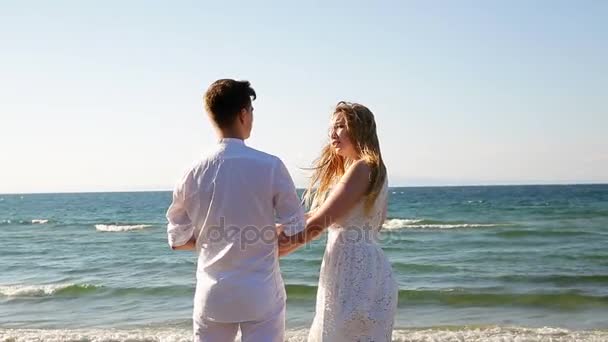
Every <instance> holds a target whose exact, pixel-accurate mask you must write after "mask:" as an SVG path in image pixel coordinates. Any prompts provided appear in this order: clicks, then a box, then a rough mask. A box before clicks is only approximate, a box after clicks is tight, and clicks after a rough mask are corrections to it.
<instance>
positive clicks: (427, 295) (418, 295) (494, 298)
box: [399, 289, 608, 310]
mask: <svg viewBox="0 0 608 342" xmlns="http://www.w3.org/2000/svg"><path fill="white" fill-rule="evenodd" d="M399 303H400V304H403V305H406V304H407V305H412V304H442V305H447V306H456V307H470V306H484V307H493V306H520V307H528V306H530V307H535V308H541V307H542V308H558V309H567V310H572V309H578V308H584V307H603V308H606V307H608V296H591V295H584V294H581V293H578V292H561V293H492V292H490V293H484V292H477V291H473V290H467V289H445V290H399Z"/></svg>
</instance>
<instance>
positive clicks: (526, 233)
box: [496, 230, 593, 239]
mask: <svg viewBox="0 0 608 342" xmlns="http://www.w3.org/2000/svg"><path fill="white" fill-rule="evenodd" d="M589 234H593V233H589V232H584V231H576V230H553V231H551V230H543V231H539V230H505V231H501V232H497V233H496V236H498V237H502V238H507V239H513V238H520V237H535V236H536V237H551V236H557V237H561V236H563V237H567V236H581V235H589Z"/></svg>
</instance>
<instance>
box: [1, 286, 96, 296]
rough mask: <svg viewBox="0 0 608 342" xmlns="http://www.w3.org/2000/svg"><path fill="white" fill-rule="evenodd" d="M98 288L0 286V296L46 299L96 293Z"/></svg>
mask: <svg viewBox="0 0 608 342" xmlns="http://www.w3.org/2000/svg"><path fill="white" fill-rule="evenodd" d="M98 288H100V287H99V286H95V285H91V284H47V285H8V286H0V296H5V297H47V296H54V295H80V294H83V293H90V292H94V291H96V290H97V289H98Z"/></svg>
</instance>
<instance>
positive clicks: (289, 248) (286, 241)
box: [278, 231, 300, 257]
mask: <svg viewBox="0 0 608 342" xmlns="http://www.w3.org/2000/svg"><path fill="white" fill-rule="evenodd" d="M278 244H279V257H283V256H286V255H288V254H289V253H291V252H293V251H295V250H296V249H298V247H300V244H298V243H295V242H292V241H291V239H290V238H289V236H287V235H285V233H283V232H282V231H281V232H280V233H279V237H278Z"/></svg>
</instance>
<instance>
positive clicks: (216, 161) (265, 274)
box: [167, 139, 305, 322]
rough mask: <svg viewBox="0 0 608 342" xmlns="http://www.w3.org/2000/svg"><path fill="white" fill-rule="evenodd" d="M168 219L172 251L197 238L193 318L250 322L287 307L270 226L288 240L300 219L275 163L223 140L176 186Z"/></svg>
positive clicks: (287, 181)
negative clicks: (280, 230)
mask: <svg viewBox="0 0 608 342" xmlns="http://www.w3.org/2000/svg"><path fill="white" fill-rule="evenodd" d="M167 219H168V221H169V224H168V225H167V233H168V240H169V245H170V246H172V247H175V246H180V245H183V244H185V243H186V242H187V241H188V240H190V238H192V237H194V238H195V239H196V249H197V252H198V263H197V274H196V276H197V285H196V294H195V300H194V319H207V320H213V321H217V322H242V321H252V320H257V319H259V318H263V317H264V315H265V314H267V313H268V312H271V311H272V310H274V311H276V308H277V306H278V305H285V298H286V296H285V287H284V285H283V279H282V277H281V272H280V269H279V261H278V253H277V235H276V234H277V232H276V226H275V223H281V224H284V225H285V233H286V234H287V235H293V234H296V233H298V232H300V231H301V230H302V229H303V228H304V221H305V219H304V209H303V207H302V205H301V202H300V200H299V198H298V196H297V194H296V189H295V186H294V184H293V181H292V179H291V177H290V175H289V173H288V171H287V168H286V167H285V165H284V164H283V162H282V161H281V160H280V159H279V158H277V157H275V156H272V155H270V154H266V153H263V152H260V151H257V150H254V149H252V148H250V147H247V146H246V145H245V144H244V142H243V141H242V140H239V139H221V140H220V143H219V144H218V146H217V148H216V149H215V150H214V151H213V152H212V153H210V154H209V155H208V156H207V157H206V158H204V159H203V160H202V161H200V162H199V163H197V164H196V165H195V166H194V167H193V168H192V169H190V170H189V171H188V172H187V173H186V175H185V176H184V177H183V179H182V180H181V181H180V182H179V183H178V184H177V186H176V188H175V191H174V192H173V203H172V204H171V206H170V207H169V210H168V211H167Z"/></svg>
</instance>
